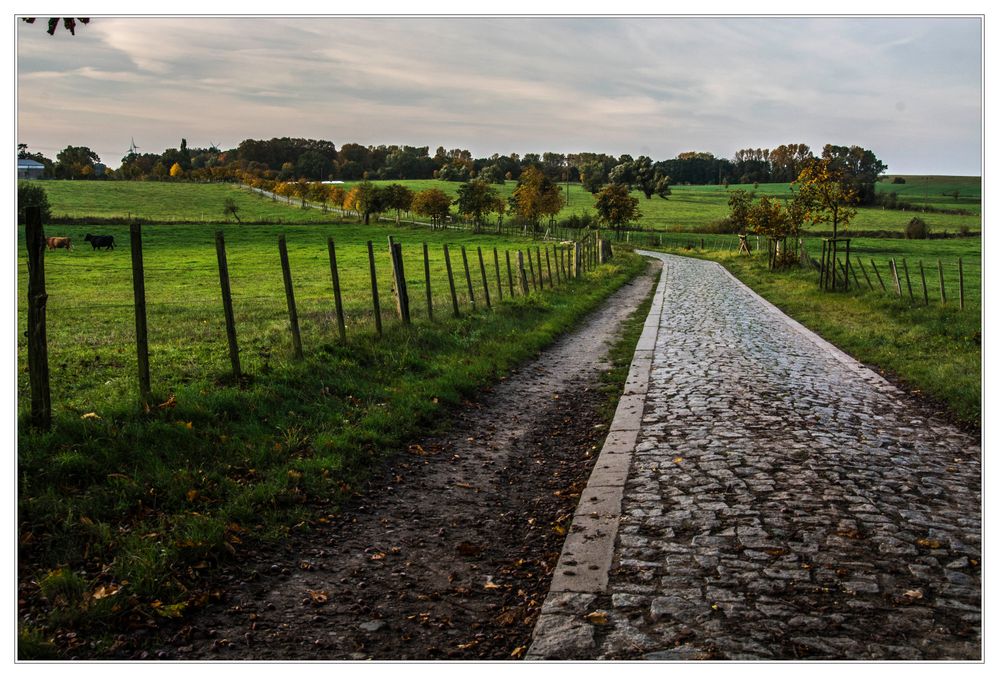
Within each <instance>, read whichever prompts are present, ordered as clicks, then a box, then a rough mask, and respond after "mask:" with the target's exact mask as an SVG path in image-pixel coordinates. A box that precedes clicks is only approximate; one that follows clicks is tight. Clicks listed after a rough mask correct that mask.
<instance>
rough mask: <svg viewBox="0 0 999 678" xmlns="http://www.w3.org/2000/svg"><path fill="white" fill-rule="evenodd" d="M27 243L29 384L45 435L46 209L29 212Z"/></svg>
mask: <svg viewBox="0 0 999 678" xmlns="http://www.w3.org/2000/svg"><path fill="white" fill-rule="evenodd" d="M24 240H25V244H26V245H27V248H28V328H27V335H28V382H29V384H30V386H31V413H30V420H31V424H32V425H33V426H35V427H36V428H39V429H41V430H43V431H48V430H49V429H50V428H51V427H52V392H51V390H50V384H49V346H48V340H47V338H46V331H45V313H46V305H47V304H48V299H49V295H48V293H47V292H46V291H45V232H44V230H43V227H42V208H41V207H39V206H37V205H31V206H28V207H27V208H26V209H25V223H24Z"/></svg>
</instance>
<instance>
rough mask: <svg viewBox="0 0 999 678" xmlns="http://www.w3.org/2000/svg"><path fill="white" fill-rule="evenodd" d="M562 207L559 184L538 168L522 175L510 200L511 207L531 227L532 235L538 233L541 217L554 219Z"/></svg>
mask: <svg viewBox="0 0 999 678" xmlns="http://www.w3.org/2000/svg"><path fill="white" fill-rule="evenodd" d="M562 205H563V201H562V192H561V189H560V188H559V186H558V184H556V183H554V182H553V181H552V180H551V179H549V178H548V177H546V176H545V175H544V173H543V172H542V171H541V170H539V169H538V168H537V167H528V168H527V169H525V170H524V171H523V172H522V173H521V175H520V179H518V180H517V187H516V188H515V189H513V196H512V197H511V198H510V207H511V208H512V209H513V211H514V212H516V213H517V216H518V217H520V218H521V219H523V220H524V221H525V222H526V223H527V224H528V225H530V227H531V231H532V233H537V230H538V223H539V222H540V221H541V217H543V216H548V217H550V218H552V219H554V218H555V215H557V214H558V213H559V211H560V210H561V209H562Z"/></svg>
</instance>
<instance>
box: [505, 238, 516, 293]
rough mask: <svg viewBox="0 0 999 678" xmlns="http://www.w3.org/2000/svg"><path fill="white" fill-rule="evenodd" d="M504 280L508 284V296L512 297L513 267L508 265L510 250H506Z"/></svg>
mask: <svg viewBox="0 0 999 678" xmlns="http://www.w3.org/2000/svg"><path fill="white" fill-rule="evenodd" d="M506 280H507V282H508V283H509V284H510V298H511V299H513V297H514V296H515V295H514V293H513V268H512V267H511V266H510V250H506Z"/></svg>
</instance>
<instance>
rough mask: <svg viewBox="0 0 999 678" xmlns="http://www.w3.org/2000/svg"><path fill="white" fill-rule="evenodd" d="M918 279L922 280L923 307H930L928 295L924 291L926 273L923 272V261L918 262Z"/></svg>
mask: <svg viewBox="0 0 999 678" xmlns="http://www.w3.org/2000/svg"><path fill="white" fill-rule="evenodd" d="M919 277H920V278H922V280H923V306H929V305H930V295H929V293H928V292H927V291H926V272H925V271H923V260H922V259H920V260H919Z"/></svg>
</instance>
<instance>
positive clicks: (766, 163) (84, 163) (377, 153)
mask: <svg viewBox="0 0 999 678" xmlns="http://www.w3.org/2000/svg"><path fill="white" fill-rule="evenodd" d="M18 157H21V158H32V159H34V160H37V161H38V162H40V163H42V164H43V165H44V166H45V174H46V176H48V177H52V178H63V179H93V178H103V179H139V180H164V181H166V180H170V179H175V180H177V179H181V180H189V181H242V182H244V183H246V180H247V178H260V179H269V180H274V181H282V182H287V181H295V180H298V179H304V180H306V181H324V180H333V179H339V180H343V181H358V180H363V179H369V180H404V179H442V180H445V181H456V182H467V181H469V180H472V179H479V180H482V181H485V182H486V183H489V184H502V183H504V182H506V181H518V180H519V179H520V177H521V174H523V172H524V171H525V170H527V169H528V168H534V169H536V170H538V171H539V172H541V173H542V174H543V175H544V176H545V177H546V178H547V179H548V180H549V181H552V182H572V183H581V184H582V185H583V187H584V188H585V189H586V190H588V191H590V192H591V193H593V194H594V195H595V194H597V193H598V192H599V191H600V190H601V189H602V188H603V187H604V186H605V185H607V184H612V183H614V184H625V185H628V186H630V187H631V188H637V189H639V190H641V191H642V193H643V194H644V195H645V196H646V198H650V199H651V197H652V196H653V195H658V196H660V197H663V198H667V197H668V196H669V194H670V189H669V187H670V185H674V186H675V185H678V184H682V185H687V184H723V185H726V186H727V185H728V184H731V183H738V184H750V183H770V182H791V181H794V179H795V178H796V177H797V176H798V174H799V173H800V172H801V170H802V169H803V168H804V166H805V165H806V164H807V163H808V162H810V161H811V160H812V159H814V158H815V157H817V156H816V155H815V154H813V153H812V151H811V149H810V148H809V147H808V146H807V145H806V144H800V143H799V144H782V145H780V146H777V147H776V148H773V149H767V148H756V149H753V148H747V149H741V150H739V151H737V152H736V154H735V156H734V157H733V158H731V159H727V158H717V157H715V156H714V155H713V154H711V153H707V152H701V151H689V152H684V153H680V154H678V155H677V156H676V157H675V158H671V159H668V160H660V161H655V160H653V159H652V158H650V157H648V156H645V155H642V156H639V157H637V158H634V157H632V156H631V155H628V154H623V155H620V156H617V157H615V156H613V155H608V154H606V153H568V154H566V153H553V152H545V153H540V154H539V153H525V154H524V155H519V154H517V153H511V154H509V155H500V154H493V155H491V156H489V157H480V158H476V157H473V155H472V153H471V152H470V151H468V150H465V149H460V148H453V149H445V148H444V147H443V146H439V147H438V148H437V149H436V151H435V153H434V154H433V155H431V154H430V148H429V146H405V145H403V146H399V145H388V146H386V145H381V146H363V145H361V144H356V143H347V144H343V145H342V146H340V147H339V148H337V147H336V145H335V144H334V143H333V142H331V141H326V140H321V139H320V140H317V139H300V138H291V137H281V138H273V139H268V140H264V139H245V140H244V141H242V142H240V144H239V145H238V146H237V147H236V148H233V149H228V150H222V149H220V148H218V147H217V146H215V145H211V146H209V147H193V148H192V147H189V146H188V144H187V140H186V139H181V142H180V145H179V147H178V148H168V149H166V150H165V151H163V152H162V153H139V152H138V151H137V150H136V149H132V150H130V151H129V152H128V153H127V154H126V155H125V156H124V157H122V159H121V163H120V165H119V167H118V168H117V169H110V168H107V169H104V168H103V167H102V168H101V169H102V170H103V176H98V175H99V174H100V172H98V171H96V168H97V166H98V165H99V164H100V158H99V157H98V156H97V154H96V153H94V152H93V151H92V150H91V149H89V148H87V147H85V146H67V147H66V148H65V149H63V150H62V151H60V152H59V154H58V155H57V156H56V159H55V161H52V160H50V159H48V158H46V157H44V156H43V155H42V154H40V153H31V152H29V151H28V148H27V146H25V145H24V144H20V145H19V146H18ZM821 157H822V158H825V157H832V158H835V159H836V162H837V163H840V164H843V165H846V166H849V167H850V168H851V170H852V171H853V172H854V174H856V175H858V176H860V175H863V176H865V177H867V178H868V179H869V181H867V180H865V181H864V182H863V183H865V184H869V189H870V190H867V189H866V188H865V189H863V190H861V191H860V198H859V199H860V203H861V204H872V203H873V201H874V190H873V183H874V181H876V179H877V178H878V177H879V176H880V175H881V174H883V173H884V172H885V170H886V169H887V166H886V165H885V164H884V163H882V162H881V161H880V160H878V158H877V157H876V156H875V155H874V153H873V152H872V151H870V150H868V149H864V148H861V147H859V146H836V145H833V144H826V145H825V146H824V147H823V149H822V152H821Z"/></svg>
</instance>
